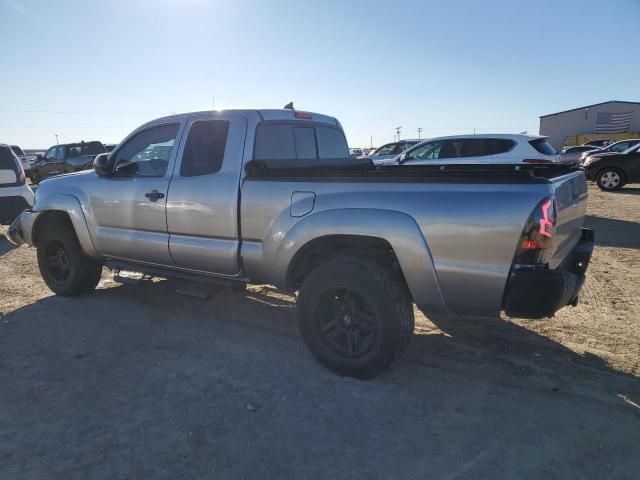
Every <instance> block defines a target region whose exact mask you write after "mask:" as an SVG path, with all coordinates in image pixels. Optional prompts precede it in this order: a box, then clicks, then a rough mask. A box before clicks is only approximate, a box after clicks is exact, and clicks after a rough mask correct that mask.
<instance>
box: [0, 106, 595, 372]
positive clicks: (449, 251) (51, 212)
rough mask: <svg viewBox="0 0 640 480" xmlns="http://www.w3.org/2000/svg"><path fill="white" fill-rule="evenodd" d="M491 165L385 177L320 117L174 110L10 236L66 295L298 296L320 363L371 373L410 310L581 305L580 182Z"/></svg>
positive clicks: (483, 311)
mask: <svg viewBox="0 0 640 480" xmlns="http://www.w3.org/2000/svg"><path fill="white" fill-rule="evenodd" d="M481 167H482V168H478V165H462V166H457V169H456V170H455V171H454V172H451V174H450V173H449V172H447V171H443V169H444V170H446V167H444V166H440V165H438V166H436V167H435V168H431V167H424V166H422V167H419V168H417V169H411V168H410V167H407V168H399V167H374V166H372V163H371V161H370V160H358V159H355V158H353V157H351V156H349V151H348V148H347V142H346V138H345V135H344V133H343V131H342V127H341V126H340V123H339V122H338V120H337V119H335V118H333V117H329V116H325V115H320V114H317V113H309V112H300V111H294V110H259V111H257V110H225V111H207V112H198V113H188V114H182V115H173V116H170V117H165V118H160V119H157V120H154V121H152V122H149V123H147V124H145V125H143V126H141V127H140V128H138V129H137V130H135V131H134V132H133V133H132V134H130V135H129V136H128V137H127V138H126V139H125V140H124V141H123V142H122V143H121V144H120V145H118V148H116V149H115V150H114V151H113V152H111V153H110V154H106V153H105V154H102V155H98V156H97V157H96V159H95V162H94V170H93V171H87V172H78V173H73V174H69V175H64V176H60V177H57V178H52V179H50V180H47V181H46V182H43V183H42V184H41V185H40V187H39V189H38V196H37V200H36V204H35V205H34V207H33V209H32V210H31V211H26V212H24V213H23V214H22V215H21V216H20V217H19V218H18V219H17V220H16V221H15V222H14V223H13V224H12V226H11V227H10V228H9V230H8V232H7V235H8V238H9V239H10V240H11V241H12V242H15V243H23V242H26V243H28V244H29V245H32V246H35V247H36V248H37V258H38V265H39V267H40V272H41V274H42V277H43V279H44V281H45V282H46V284H47V286H48V287H49V288H50V289H51V290H52V291H53V292H55V293H56V294H58V295H63V296H73V295H79V294H83V293H87V292H90V291H92V290H93V289H94V288H95V286H96V285H97V283H98V281H99V279H100V275H101V272H102V268H103V266H106V267H109V268H112V269H115V270H116V271H118V270H120V269H122V270H128V271H137V272H144V273H147V274H149V275H154V276H161V277H180V278H182V279H190V280H194V281H209V282H216V283H218V284H219V283H220V282H228V283H229V284H234V285H238V284H244V283H247V282H251V283H268V284H271V285H275V286H277V287H278V288H280V289H282V290H284V291H288V292H294V291H297V292H298V295H297V304H298V308H297V312H298V323H299V327H300V331H301V336H302V338H303V340H304V342H305V343H306V345H307V346H308V347H309V349H310V350H311V352H312V353H313V355H314V356H315V358H316V359H318V360H319V361H320V362H321V363H322V364H323V365H324V366H326V367H327V368H329V369H331V370H333V371H335V372H338V373H339V374H343V375H351V376H355V377H360V378H369V377H372V376H374V375H376V374H378V373H380V372H381V371H383V370H384V369H386V368H387V366H388V365H389V364H390V363H391V362H392V361H393V359H395V358H396V357H397V356H398V355H399V354H401V353H402V351H403V350H405V348H406V347H407V344H408V342H409V340H410V338H411V335H412V332H413V325H414V317H413V308H412V302H415V303H416V304H417V305H418V306H419V307H420V308H421V309H422V310H423V311H424V312H425V313H426V314H427V315H428V316H429V318H438V316H439V315H452V314H455V315H478V316H485V315H494V316H495V315H497V314H498V313H499V312H500V310H505V311H506V312H507V313H508V314H510V315H517V316H520V317H529V318H540V317H546V316H552V315H553V314H554V312H556V311H557V310H558V309H560V308H562V307H563V306H565V305H568V304H571V305H574V304H575V303H576V302H577V299H578V293H579V291H580V288H581V287H582V284H583V282H584V276H585V271H586V268H587V264H588V262H589V259H590V256H591V251H592V248H593V236H592V234H593V232H592V231H590V230H585V229H582V228H581V227H582V223H583V218H584V216H585V213H586V208H587V185H586V181H585V177H584V172H583V171H582V170H581V169H571V168H569V167H568V166H566V165H562V164H550V165H524V166H522V165H519V166H518V168H514V167H513V166H512V165H489V166H488V167H487V166H484V165H483V166H481ZM416 170H419V171H418V172H417V171H416ZM185 308H188V306H187V305H185Z"/></svg>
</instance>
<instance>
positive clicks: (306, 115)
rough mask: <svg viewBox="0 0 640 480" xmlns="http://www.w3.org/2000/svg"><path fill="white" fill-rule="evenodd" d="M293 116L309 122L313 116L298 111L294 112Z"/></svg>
mask: <svg viewBox="0 0 640 480" xmlns="http://www.w3.org/2000/svg"><path fill="white" fill-rule="evenodd" d="M293 115H294V117H296V118H304V119H306V120H311V118H312V117H313V115H311V112H302V111H300V110H296V111H295V113H294V114H293Z"/></svg>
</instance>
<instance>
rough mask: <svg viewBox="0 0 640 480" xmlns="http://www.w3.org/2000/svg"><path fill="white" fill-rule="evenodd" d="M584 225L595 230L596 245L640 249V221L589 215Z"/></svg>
mask: <svg viewBox="0 0 640 480" xmlns="http://www.w3.org/2000/svg"><path fill="white" fill-rule="evenodd" d="M584 226H585V227H586V228H591V229H593V230H594V231H595V238H596V245H601V246H603V247H622V248H634V249H640V223H636V222H631V221H629V220H618V219H615V218H602V217H594V216H593V215H587V216H586V217H585V220H584Z"/></svg>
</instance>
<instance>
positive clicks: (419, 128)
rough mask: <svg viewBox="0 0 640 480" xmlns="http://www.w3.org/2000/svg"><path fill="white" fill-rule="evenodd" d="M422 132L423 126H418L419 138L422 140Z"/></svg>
mask: <svg viewBox="0 0 640 480" xmlns="http://www.w3.org/2000/svg"><path fill="white" fill-rule="evenodd" d="M421 133H422V127H418V140H420V134H421Z"/></svg>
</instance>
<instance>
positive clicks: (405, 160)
mask: <svg viewBox="0 0 640 480" xmlns="http://www.w3.org/2000/svg"><path fill="white" fill-rule="evenodd" d="M373 160H374V163H375V164H377V165H398V164H401V165H438V164H459V163H474V164H514V163H515V164H518V163H559V162H560V161H561V160H560V155H559V154H558V152H556V150H555V149H554V148H553V147H552V146H551V145H550V144H549V142H548V141H547V137H540V136H529V135H512V134H486V135H485V134H483V135H455V136H450V137H438V138H430V139H428V140H424V141H423V142H420V143H418V144H416V145H414V146H413V147H411V148H409V149H408V150H407V151H405V152H404V153H402V154H401V155H397V156H396V157H394V158H392V159H389V160H386V161H382V162H376V161H375V158H374V159H373Z"/></svg>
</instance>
